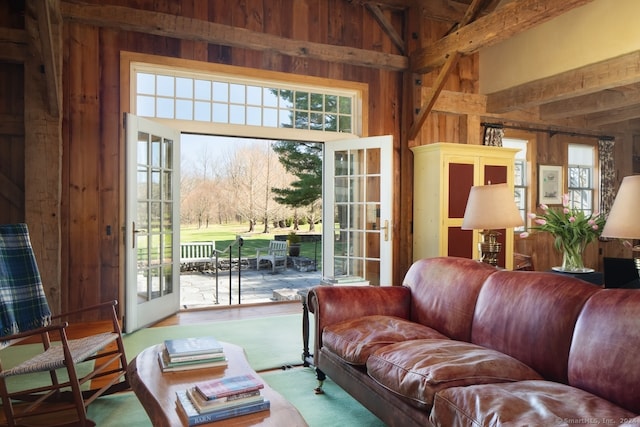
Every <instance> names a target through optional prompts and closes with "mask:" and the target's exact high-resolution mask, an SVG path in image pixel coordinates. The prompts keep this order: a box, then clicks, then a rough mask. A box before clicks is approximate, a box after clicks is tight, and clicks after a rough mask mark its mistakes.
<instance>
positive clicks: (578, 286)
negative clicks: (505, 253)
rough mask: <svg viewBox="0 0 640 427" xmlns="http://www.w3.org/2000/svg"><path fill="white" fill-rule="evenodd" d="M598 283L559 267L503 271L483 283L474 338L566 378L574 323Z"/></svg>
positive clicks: (559, 379)
mask: <svg viewBox="0 0 640 427" xmlns="http://www.w3.org/2000/svg"><path fill="white" fill-rule="evenodd" d="M599 290H600V288H599V287H597V286H595V285H592V284H589V283H587V282H583V281H582V280H578V279H574V278H572V277H570V276H567V275H563V274H557V273H543V272H534V271H506V270H504V271H498V272H497V273H496V274H493V275H491V277H489V278H488V279H487V281H486V283H485V284H484V286H483V287H482V290H481V291H480V295H479V296H478V303H477V304H476V311H475V315H474V319H473V330H472V334H471V341H472V342H473V343H475V344H478V345H481V346H484V347H489V348H492V349H494V350H498V351H500V352H502V353H505V354H508V355H509V356H512V357H515V358H516V359H518V360H520V361H522V362H524V363H525V364H527V365H528V366H530V367H531V368H533V369H535V370H536V371H537V372H538V373H539V374H540V375H542V376H543V377H544V378H545V379H548V380H552V381H557V382H562V383H565V384H566V383H567V364H568V358H569V348H570V347H571V338H572V336H573V328H574V326H575V323H576V321H577V319H578V315H579V313H580V310H581V309H582V307H583V306H584V304H585V302H586V301H587V299H588V298H589V297H590V296H591V295H593V294H594V293H595V292H598V291H599Z"/></svg>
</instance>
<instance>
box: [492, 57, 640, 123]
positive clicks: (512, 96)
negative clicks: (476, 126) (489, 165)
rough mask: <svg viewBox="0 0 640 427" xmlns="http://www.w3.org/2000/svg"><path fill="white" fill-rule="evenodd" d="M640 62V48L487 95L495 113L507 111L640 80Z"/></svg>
mask: <svg viewBox="0 0 640 427" xmlns="http://www.w3.org/2000/svg"><path fill="white" fill-rule="evenodd" d="M638 64H640V51H635V52H631V53H628V54H625V55H621V56H618V57H615V58H612V59H608V60H605V61H601V62H597V63H594V64H589V65H585V66H583V67H580V68H576V69H574V70H569V71H566V72H563V73H560V74H556V75H554V76H550V77H546V78H542V79H538V80H535V81H533V82H529V83H525V84H522V85H519V86H515V87H513V88H509V89H505V90H501V91H498V92H494V93H492V94H489V95H488V96H487V109H488V111H490V112H493V113H504V112H506V111H511V110H513V109H516V108H527V107H530V106H535V105H541V104H546V103H549V102H555V101H561V100H564V99H568V98H573V97H575V96H580V95H588V94H591V93H595V92H598V91H601V90H605V89H611V88H614V87H617V86H624V85H629V84H634V83H638V82H640V66H638Z"/></svg>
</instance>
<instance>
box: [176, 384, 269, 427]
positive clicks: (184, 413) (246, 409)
mask: <svg viewBox="0 0 640 427" xmlns="http://www.w3.org/2000/svg"><path fill="white" fill-rule="evenodd" d="M176 395H177V400H176V408H177V409H178V414H179V415H180V418H182V420H183V422H185V423H186V425H187V426H189V427H191V426H197V425H200V424H206V423H212V422H214V421H220V420H224V419H227V418H232V417H239V416H241V415H247V414H253V413H255V412H261V411H266V410H268V409H269V408H270V407H271V403H270V402H269V401H268V400H264V401H262V402H257V403H250V404H247V405H243V406H238V407H235V408H228V409H222V410H220V411H215V412H209V413H206V414H201V413H199V412H198V410H197V409H196V407H195V406H193V403H192V402H191V400H189V397H187V391H186V390H181V391H178V392H176Z"/></svg>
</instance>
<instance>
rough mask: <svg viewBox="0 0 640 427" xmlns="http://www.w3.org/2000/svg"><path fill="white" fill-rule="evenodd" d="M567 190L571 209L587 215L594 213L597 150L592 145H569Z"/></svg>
mask: <svg viewBox="0 0 640 427" xmlns="http://www.w3.org/2000/svg"><path fill="white" fill-rule="evenodd" d="M568 154H569V157H568V158H569V161H568V170H567V172H568V173H567V176H568V177H569V178H568V182H567V190H568V194H569V207H571V208H573V209H577V210H581V211H583V212H584V214H585V215H590V214H591V213H593V194H594V182H593V173H594V167H595V148H594V147H593V146H591V145H583V144H569V145H568Z"/></svg>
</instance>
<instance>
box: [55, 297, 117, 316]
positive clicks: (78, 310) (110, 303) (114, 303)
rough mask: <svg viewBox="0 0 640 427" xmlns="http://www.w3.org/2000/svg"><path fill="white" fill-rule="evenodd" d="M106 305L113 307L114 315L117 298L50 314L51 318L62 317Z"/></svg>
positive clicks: (94, 309)
mask: <svg viewBox="0 0 640 427" xmlns="http://www.w3.org/2000/svg"><path fill="white" fill-rule="evenodd" d="M108 306H112V307H113V310H112V312H113V313H114V316H115V308H116V307H117V306H118V300H112V301H106V302H102V303H99V304H94V305H90V306H88V307H82V308H79V309H77V310H73V311H67V312H66V313H60V314H56V315H55V316H51V319H52V320H56V319H62V318H64V317H68V316H73V315H74V314H79V313H83V312H87V311H96V310H98V309H103V308H105V307H108Z"/></svg>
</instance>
